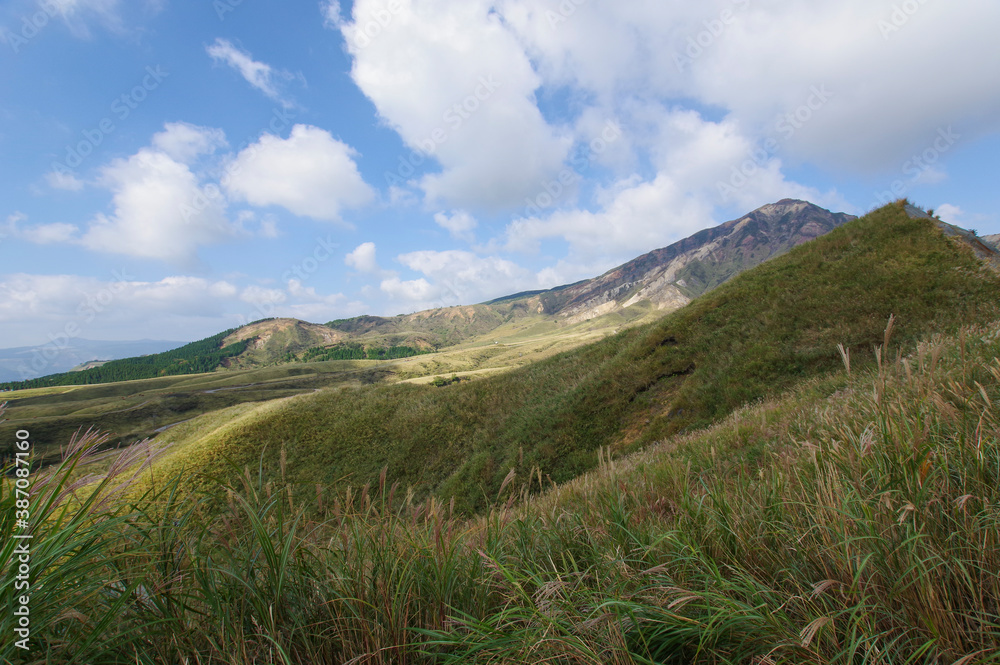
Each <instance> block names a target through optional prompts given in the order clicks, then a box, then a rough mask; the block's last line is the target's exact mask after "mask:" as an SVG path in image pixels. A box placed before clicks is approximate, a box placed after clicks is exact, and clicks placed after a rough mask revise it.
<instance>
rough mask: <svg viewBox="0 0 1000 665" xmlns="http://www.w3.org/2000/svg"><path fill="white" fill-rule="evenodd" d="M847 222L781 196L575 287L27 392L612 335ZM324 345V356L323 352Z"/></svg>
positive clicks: (229, 335)
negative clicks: (489, 339)
mask: <svg viewBox="0 0 1000 665" xmlns="http://www.w3.org/2000/svg"><path fill="white" fill-rule="evenodd" d="M851 219H854V218H853V217H852V216H851V215H847V214H845V213H832V212H830V211H828V210H824V209H823V208H820V207H818V206H816V205H813V204H812V203H808V202H806V201H797V200H792V199H785V200H782V201H779V202H777V203H774V204H771V205H766V206H764V207H762V208H759V209H757V210H755V211H753V212H751V213H749V214H748V215H745V216H744V217H741V218H739V219H735V220H732V221H730V222H726V223H725V224H722V225H720V226H717V227H714V228H711V229H706V230H704V231H700V232H699V233H696V234H694V235H693V236H690V237H689V238H685V239H684V240H681V241H679V242H676V243H674V244H672V245H670V246H669V247H665V248H662V249H657V250H654V251H652V252H649V253H648V254H644V255H643V256H640V257H638V258H636V259H634V260H632V261H629V262H628V263H626V264H624V265H621V266H618V267H617V268H615V269H613V270H610V271H608V272H606V273H605V274H603V275H601V276H600V277H596V278H594V279H588V280H585V281H582V282H577V283H576V284H570V285H567V286H561V287H557V288H554V289H550V290H547V291H536V292H531V293H521V294H514V295H511V296H507V297H504V298H499V299H496V300H493V301H490V302H487V303H481V304H478V305H465V306H458V307H446V308H440V309H432V310H426V311H422V312H417V313H414V314H408V315H400V316H395V317H378V316H360V317H355V318H352V319H344V320H339V321H331V322H330V323H328V324H326V325H325V326H322V325H318V324H313V323H306V322H304V321H298V320H295V319H269V320H265V321H259V322H256V323H251V324H249V325H246V326H243V327H241V328H238V329H235V330H232V331H226V333H224V334H220V335H221V336H220V335H216V336H213V337H212V338H209V340H212V341H211V342H209V340H201V341H199V342H195V343H192V344H189V345H187V346H185V347H183V348H182V349H177V350H176V351H175V352H172V353H171V354H170V355H169V356H164V357H156V358H147V359H143V360H142V361H141V362H132V363H127V362H125V361H124V360H123V361H117V362H116V363H109V364H108V365H105V366H102V367H94V368H90V369H85V370H83V371H78V372H73V373H72V375H61V376H58V377H51V376H46V378H45V380H44V381H35V382H32V383H30V384H29V385H30V386H32V387H38V386H43V385H45V386H47V385H71V384H85V383H103V382H106V381H109V380H111V381H113V380H125V379H139V378H150V377H154V376H171V375H177V374H189V373H193V372H195V371H196V370H197V371H212V370H215V369H219V368H226V369H248V368H254V367H261V366H265V365H272V364H276V363H281V362H293V361H297V360H298V361H301V360H312V359H321V360H323V359H327V360H329V359H362V358H389V357H393V358H399V357H404V356H409V355H415V354H417V353H420V352H425V351H433V350H436V349H440V348H443V347H449V346H454V345H456V344H460V343H462V342H464V341H466V340H470V339H473V338H476V337H482V336H486V335H490V334H493V333H494V331H497V330H498V329H500V328H501V327H503V326H504V325H506V324H511V323H516V322H527V323H528V324H531V323H534V324H543V327H545V326H546V325H547V326H548V327H547V328H546V330H545V334H550V333H551V332H552V326H553V325H557V326H572V325H575V324H580V323H583V322H586V321H590V320H594V319H600V318H601V317H604V316H609V315H617V316H618V318H616V319H615V320H614V322H613V325H611V326H610V327H611V328H612V329H613V328H616V327H618V326H619V325H620V324H634V323H638V322H640V321H642V320H651V319H653V318H656V317H659V316H661V315H663V314H665V313H667V312H670V311H673V310H676V309H679V308H680V307H683V306H684V305H686V304H687V303H688V302H690V301H691V300H692V299H693V298H696V297H697V296H699V295H701V294H703V293H705V292H707V291H709V290H711V289H713V288H715V287H716V286H718V285H720V284H722V283H724V282H725V281H726V280H728V279H730V278H731V277H733V276H734V275H737V274H739V273H740V272H742V271H744V270H747V269H748V268H751V267H753V266H756V265H758V264H760V263H762V262H763V261H766V260H767V259H770V258H773V257H775V256H779V255H781V254H783V253H785V252H787V251H788V250H789V249H791V248H793V247H796V246H798V245H801V244H802V243H804V242H807V241H809V240H812V239H814V238H817V237H819V236H822V235H824V234H826V233H829V232H830V231H831V230H833V229H834V228H837V227H838V226H841V225H843V224H844V223H846V222H848V221H850V220H851ZM528 327H530V325H526V326H522V328H528ZM498 336H499V335H498ZM216 337H219V339H216ZM210 347H211V348H210ZM330 347H333V348H332V350H331V351H329V352H327V351H324V349H327V348H330ZM366 348H367V349H380V350H381V351H380V353H382V355H378V354H369V353H368V352H366V351H365V349H366ZM222 351H224V352H222ZM97 359H100V360H104V359H106V358H96V357H87V358H81V359H77V360H76V362H73V363H70V364H69V366H68V367H66V370H69V369H71V368H74V367H77V366H79V365H81V364H83V363H85V362H87V361H89V360H97ZM44 373H45V374H46V375H50V374H53V372H52V371H48V372H44ZM115 377H117V378H115ZM11 387H24V386H11Z"/></svg>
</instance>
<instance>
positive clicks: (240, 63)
mask: <svg viewBox="0 0 1000 665" xmlns="http://www.w3.org/2000/svg"><path fill="white" fill-rule="evenodd" d="M205 51H206V52H207V53H208V54H209V55H210V56H212V59H213V60H215V61H216V62H221V63H223V64H225V65H228V66H229V67H231V68H232V69H235V70H236V71H237V72H239V74H240V76H242V77H243V78H244V79H245V80H246V82H247V83H249V84H250V85H251V86H253V87H254V88H256V89H257V90H259V91H261V92H262V93H264V94H265V95H266V96H267V97H269V98H270V99H273V100H274V101H276V102H280V103H281V104H282V105H284V106H286V107H290V106H292V105H293V104H292V102H291V101H290V100H289V99H286V98H285V97H284V96H283V95H282V94H281V92H280V90H279V82H282V81H288V80H290V79H293V78H295V76H294V75H293V74H291V73H290V72H286V71H281V70H276V69H274V68H273V67H271V65H269V64H267V63H264V62H259V61H257V60H254V59H253V56H252V55H251V54H250V52H249V51H245V50H243V49H240V48H237V47H236V46H234V45H233V43H232V42H230V41H229V40H228V39H222V38H221V37H220V38H218V39H216V40H215V43H214V44H212V45H211V46H208V47H207V48H206V49H205Z"/></svg>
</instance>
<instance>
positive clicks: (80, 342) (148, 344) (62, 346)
mask: <svg viewBox="0 0 1000 665" xmlns="http://www.w3.org/2000/svg"><path fill="white" fill-rule="evenodd" d="M184 344H185V342H169V341H161V340H148V339H144V340H139V341H132V342H104V341H95V340H89V339H72V340H69V341H67V342H65V343H63V342H60V343H58V344H57V343H55V342H49V343H47V344H41V345H39V346H23V347H16V348H10V349H0V382H4V381H23V380H25V379H34V378H37V377H39V376H44V375H48V374H56V373H59V372H69V371H71V370H72V369H73V368H75V367H78V366H80V365H83V364H85V363H89V362H92V361H95V360H118V359H121V358H131V357H134V356H145V355H149V354H151V353H161V352H163V351H169V350H170V349H175V348H177V347H179V346H183V345H184Z"/></svg>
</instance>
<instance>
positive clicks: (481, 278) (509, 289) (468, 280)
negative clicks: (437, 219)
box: [382, 250, 537, 306]
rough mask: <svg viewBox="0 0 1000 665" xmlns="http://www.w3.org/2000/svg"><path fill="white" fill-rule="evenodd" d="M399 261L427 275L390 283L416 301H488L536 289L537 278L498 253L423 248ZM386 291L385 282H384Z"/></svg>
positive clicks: (452, 303) (398, 258) (399, 258)
mask: <svg viewBox="0 0 1000 665" xmlns="http://www.w3.org/2000/svg"><path fill="white" fill-rule="evenodd" d="M397 260H398V261H399V263H401V264H402V265H404V266H406V267H407V268H409V269H411V270H414V271H416V272H419V273H422V274H423V275H424V276H425V277H426V278H429V279H430V280H431V281H428V280H427V279H425V278H420V279H418V280H414V281H411V282H399V283H397V282H398V280H397V282H392V281H391V280H390V283H391V284H392V286H393V287H395V288H396V289H397V290H399V291H402V292H405V290H406V289H408V290H409V291H410V293H411V295H413V296H418V297H412V298H411V299H412V300H414V301H421V300H422V301H423V302H424V303H427V302H428V301H429V300H436V301H437V302H433V303H430V305H431V306H441V305H458V304H463V303H469V302H478V301H482V300H488V299H490V298H495V297H498V296H503V295H508V294H510V293H514V292H517V291H523V290H526V289H531V288H535V286H536V285H537V277H536V276H535V275H534V274H533V273H532V272H531V271H530V270H528V269H526V268H523V267H521V266H519V265H517V264H516V263H513V262H512V261H509V260H507V259H503V258H500V257H497V256H479V255H477V254H473V253H472V252H466V251H461V250H448V251H443V252H441V251H433V250H424V251H418V252H409V253H407V254H401V255H400V256H399V257H397ZM382 289H383V291H385V290H387V289H386V282H383V283H382Z"/></svg>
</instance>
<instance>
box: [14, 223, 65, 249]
mask: <svg viewBox="0 0 1000 665" xmlns="http://www.w3.org/2000/svg"><path fill="white" fill-rule="evenodd" d="M78 232H79V229H78V228H77V227H76V226H74V225H72V224H63V223H56V224H40V225H38V226H33V227H29V228H27V229H24V230H23V231H22V232H21V237H22V238H24V239H25V240H27V241H29V242H33V243H35V244H37V245H51V244H55V243H66V242H71V241H73V240H74V239H75V237H76V234H77V233H78Z"/></svg>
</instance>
